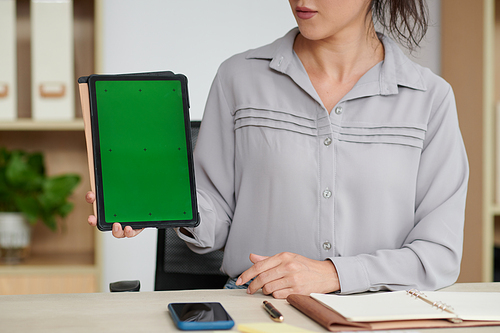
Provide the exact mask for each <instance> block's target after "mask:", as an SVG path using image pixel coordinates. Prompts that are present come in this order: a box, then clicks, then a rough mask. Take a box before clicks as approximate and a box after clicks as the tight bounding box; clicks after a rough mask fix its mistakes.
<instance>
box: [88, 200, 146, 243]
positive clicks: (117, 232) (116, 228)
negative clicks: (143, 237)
mask: <svg viewBox="0 0 500 333" xmlns="http://www.w3.org/2000/svg"><path fill="white" fill-rule="evenodd" d="M85 200H86V201H87V202H88V203H89V204H92V203H94V201H95V194H94V192H92V191H88V192H87V195H86V196H85ZM88 222H89V224H90V225H91V226H93V227H95V226H97V217H96V216H95V215H90V216H89V218H88ZM142 230H143V229H132V227H131V226H126V227H125V228H123V229H122V225H121V224H120V223H113V230H112V231H111V233H112V234H113V236H115V237H116V238H125V237H127V238H130V237H135V236H137V235H138V234H140V233H141V231H142Z"/></svg>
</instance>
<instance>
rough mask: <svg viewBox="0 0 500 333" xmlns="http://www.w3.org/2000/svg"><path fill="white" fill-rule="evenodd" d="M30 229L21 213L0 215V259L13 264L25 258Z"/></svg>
mask: <svg viewBox="0 0 500 333" xmlns="http://www.w3.org/2000/svg"><path fill="white" fill-rule="evenodd" d="M30 240H31V227H30V225H29V223H28V221H27V220H26V218H25V217H24V215H23V214H21V213H0V258H1V259H2V261H4V262H7V263H11V264H15V263H19V262H20V261H21V260H22V259H24V258H26V256H27V255H28V252H29V245H30Z"/></svg>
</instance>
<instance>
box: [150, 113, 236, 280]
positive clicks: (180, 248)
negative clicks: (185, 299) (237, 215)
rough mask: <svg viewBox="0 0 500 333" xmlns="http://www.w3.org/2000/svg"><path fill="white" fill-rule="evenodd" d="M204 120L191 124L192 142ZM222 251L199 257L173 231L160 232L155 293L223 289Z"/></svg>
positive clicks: (194, 142)
mask: <svg viewBox="0 0 500 333" xmlns="http://www.w3.org/2000/svg"><path fill="white" fill-rule="evenodd" d="M200 125H201V122H200V121H192V122H191V140H192V143H193V147H194V146H195V145H196V141H197V138H198V131H199V129H200ZM222 256H223V252H222V251H215V252H211V253H207V254H197V253H194V252H193V251H191V250H190V249H189V248H188V247H187V245H186V243H184V241H182V240H181V239H180V238H179V237H178V236H177V235H176V233H175V231H174V230H173V229H171V228H169V229H158V245H157V251H156V274H155V290H187V289H219V288H222V287H223V286H224V284H225V282H226V280H227V275H225V274H224V273H222V272H221V271H220V269H219V268H220V266H221V265H222Z"/></svg>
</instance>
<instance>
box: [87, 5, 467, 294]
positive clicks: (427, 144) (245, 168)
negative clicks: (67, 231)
mask: <svg viewBox="0 0 500 333" xmlns="http://www.w3.org/2000/svg"><path fill="white" fill-rule="evenodd" d="M422 1H423V0H405V1H391V0H385V1H383V0H290V5H291V8H292V11H293V13H294V16H295V18H296V20H297V24H298V29H294V30H292V31H290V32H289V33H288V34H287V35H285V36H284V37H282V38H280V39H278V40H277V41H275V42H274V43H272V44H270V45H267V46H264V47H261V48H258V49H255V50H250V51H247V52H245V53H242V54H239V55H235V56H233V57H232V58H230V59H228V60H227V61H225V62H224V63H223V64H222V65H221V67H220V68H219V71H218V73H217V75H216V77H215V79H214V83H213V85H212V88H211V92H210V95H209V98H208V101H207V105H206V109H205V113H204V118H203V126H202V128H201V130H200V134H199V138H198V144H197V147H196V150H195V164H196V180H197V189H198V204H199V211H200V215H201V223H200V226H198V227H197V228H186V229H181V230H180V231H179V236H180V237H181V238H182V239H184V240H185V241H186V242H187V243H188V245H189V246H190V248H192V249H193V250H194V251H196V252H199V253H204V252H209V251H214V250H217V249H220V248H224V261H223V265H222V269H223V270H224V271H225V272H226V273H227V274H228V275H229V276H230V277H232V281H229V283H228V286H231V285H232V286H236V287H247V291H248V292H249V293H254V292H255V291H257V290H258V289H261V288H262V290H263V292H264V293H265V294H272V295H273V296H274V297H277V298H285V297H286V296H288V295H289V294H291V293H299V294H309V293H311V292H334V291H337V292H340V293H355V292H362V291H366V290H373V291H375V290H397V289H405V288H413V287H417V288H421V289H425V290H429V289H437V288H441V287H444V286H446V285H450V284H452V283H453V282H455V280H456V278H457V277H458V273H459V267H460V261H461V252H462V240H463V222H464V208H465V197H466V191H467V180H468V165H467V158H466V153H465V149H464V146H463V142H462V138H461V135H460V131H459V127H458V120H457V114H456V107H455V103H454V97H453V92H452V90H451V87H450V86H449V85H448V84H447V83H446V82H445V81H444V80H442V79H441V78H439V77H437V76H436V75H434V74H433V73H431V72H430V71H429V70H428V69H425V68H422V67H420V66H418V65H416V64H414V63H412V62H411V61H410V60H409V59H408V58H407V57H406V56H404V54H403V53H402V52H401V51H400V50H399V48H398V46H397V45H396V44H395V43H394V42H393V41H392V40H390V39H389V38H388V37H386V36H384V35H380V34H377V33H376V32H375V28H374V23H373V20H372V12H373V11H374V12H375V13H377V14H378V16H379V18H380V17H381V20H382V22H385V21H384V19H383V14H384V13H386V12H387V13H389V14H388V15H389V16H390V17H389V23H388V24H387V26H388V28H389V31H393V32H394V31H395V32H396V35H397V32H398V31H403V32H404V31H406V32H407V35H406V38H407V40H408V41H409V42H410V44H411V43H412V42H413V43H414V44H416V41H417V40H419V37H418V36H419V32H418V29H417V28H418V27H420V28H422V31H421V32H423V31H425V28H426V18H425V15H424V14H425V10H424V8H425V7H424V4H423V3H422ZM401 22H402V23H401ZM411 22H416V24H415V25H412V24H411ZM400 23H401V24H400ZM399 36H401V35H399ZM92 200H93V196H92V195H90V198H89V199H88V201H89V202H91V201H92ZM89 222H90V223H91V225H95V217H90V218H89ZM114 227H115V228H116V229H114V230H113V234H114V235H115V236H116V237H131V236H134V235H135V234H136V233H137V231H134V230H132V229H130V228H129V227H126V228H125V230H122V229H121V226H120V225H115V226H114ZM248 258H249V259H248Z"/></svg>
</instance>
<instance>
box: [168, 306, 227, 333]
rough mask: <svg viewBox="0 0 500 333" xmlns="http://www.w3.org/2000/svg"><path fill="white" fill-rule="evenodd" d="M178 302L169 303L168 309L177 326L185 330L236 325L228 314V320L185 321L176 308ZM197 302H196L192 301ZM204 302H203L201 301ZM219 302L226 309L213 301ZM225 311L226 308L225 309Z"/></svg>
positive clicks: (216, 328)
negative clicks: (174, 306)
mask: <svg viewBox="0 0 500 333" xmlns="http://www.w3.org/2000/svg"><path fill="white" fill-rule="evenodd" d="M175 304H176V303H170V304H168V310H169V312H170V315H171V317H172V319H173V320H174V323H175V325H176V326H177V328H179V329H180V330H183V331H197V330H229V329H231V328H232V327H233V326H234V321H233V320H232V318H231V317H230V316H229V314H227V313H226V314H227V318H228V320H217V321H183V320H181V319H180V318H179V316H178V313H177V312H176V311H175V310H174V308H173V305H175ZM190 304H196V303H190ZM199 304H203V303H199ZM212 304H218V305H219V306H220V308H221V309H223V310H224V308H223V307H222V305H221V304H220V303H212ZM224 311H225V310H224Z"/></svg>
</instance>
